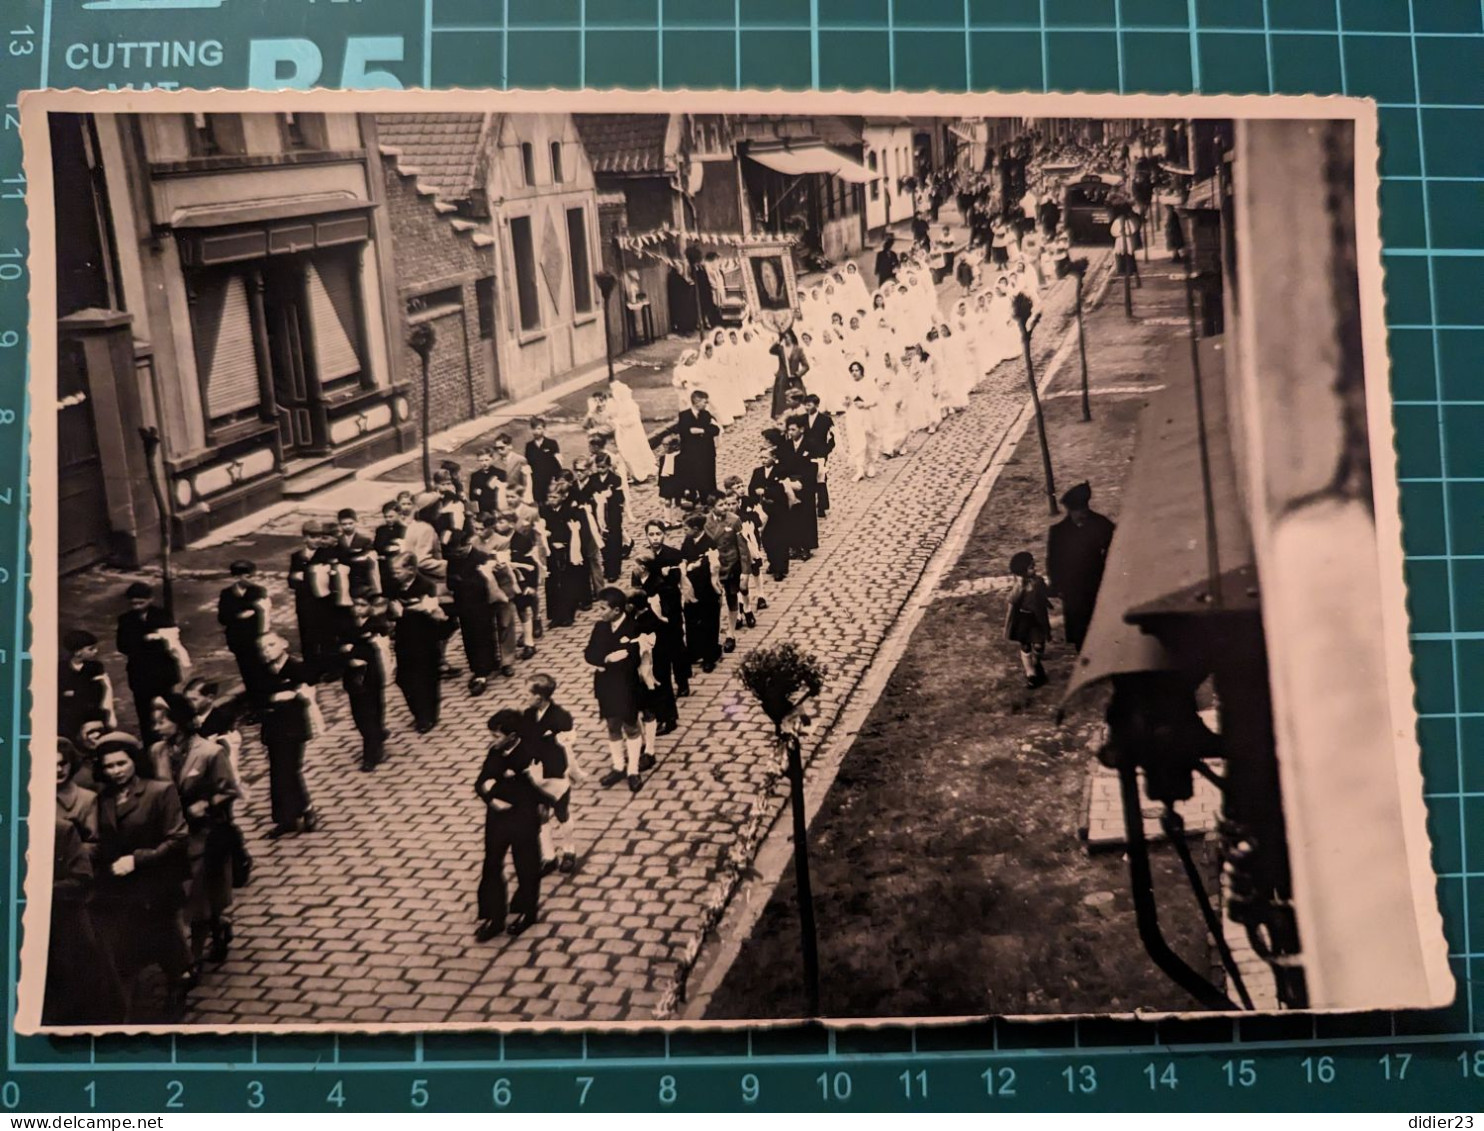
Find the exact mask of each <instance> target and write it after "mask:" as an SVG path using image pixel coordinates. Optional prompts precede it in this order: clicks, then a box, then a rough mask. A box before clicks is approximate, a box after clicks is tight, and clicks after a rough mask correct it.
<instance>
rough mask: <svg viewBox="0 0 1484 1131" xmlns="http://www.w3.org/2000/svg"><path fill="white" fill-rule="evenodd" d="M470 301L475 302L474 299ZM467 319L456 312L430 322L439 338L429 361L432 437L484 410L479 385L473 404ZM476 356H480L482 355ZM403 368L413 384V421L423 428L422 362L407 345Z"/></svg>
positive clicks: (434, 344)
mask: <svg viewBox="0 0 1484 1131" xmlns="http://www.w3.org/2000/svg"><path fill="white" fill-rule="evenodd" d="M470 289H471V290H472V288H470ZM470 301H471V302H472V301H473V300H472V298H471V299H470ZM464 318H465V316H464V313H463V312H462V311H457V310H455V311H451V312H449V313H448V314H445V315H442V316H440V317H437V318H431V319H429V320H428V321H429V323H430V324H431V325H432V327H433V332H434V334H435V335H436V337H435V338H434V340H433V354H432V357H431V358H429V361H428V388H429V390H430V394H431V395H430V398H429V400H430V402H431V408H432V411H431V412H430V414H429V420H428V427H429V431H430V433H438V432H441V431H443V429H445V428H451V427H452V426H453V425H455V424H458V423H460V422H462V421H465V420H469V419H472V417H473V416H474V415H476V414H477V410H478V409H479V408H481V407H482V401H481V399H480V394H479V391H478V390H479V388H480V386H479V385H475V386H474V390H475V399H474V401H473V404H472V406H471V403H470V379H469V369H470V361H469V352H470V351H469V342H468V340H467V336H466V335H465V332H464V328H465V320H464ZM474 352H475V353H476V354H477V353H478V352H479V351H478V350H475V351H474ZM402 365H403V370H402V371H403V372H404V373H406V374H407V376H408V378H409V380H410V383H411V388H410V389H409V390H408V392H409V397H408V400H409V401H411V403H412V420H413V423H414V424H416V425H418V426H419V427H420V426H421V421H422V410H423V408H422V360H421V359H420V358H419V357H418V356H417V354H415V353H413V352H412V349H411V347H409V346H406V345H404V346H403V347H402ZM475 365H477V366H479V368H480V369H481V371H482V369H483V366H482V364H481V363H480V362H479V361H478V360H477V359H476V361H475ZM471 408H472V410H473V411H471Z"/></svg>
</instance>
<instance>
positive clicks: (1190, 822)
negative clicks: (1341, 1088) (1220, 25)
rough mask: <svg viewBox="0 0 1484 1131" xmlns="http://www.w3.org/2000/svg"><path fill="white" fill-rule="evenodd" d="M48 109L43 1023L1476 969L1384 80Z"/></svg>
mask: <svg viewBox="0 0 1484 1131" xmlns="http://www.w3.org/2000/svg"><path fill="white" fill-rule="evenodd" d="M21 119H22V138H23V144H24V148H25V169H26V175H27V184H28V194H29V195H28V201H27V203H28V208H29V213H30V235H31V252H30V255H31V275H32V279H33V291H32V296H31V311H32V328H31V329H32V333H31V341H32V343H33V345H32V354H31V358H30V370H29V372H30V381H31V387H30V406H31V417H30V422H29V424H30V444H31V455H30V466H31V499H32V508H33V509H32V529H31V540H32V560H33V562H34V570H33V574H32V576H31V578H30V586H31V599H32V613H31V617H32V640H33V644H32V653H31V659H32V665H31V680H32V683H31V703H32V716H31V734H32V745H31V759H32V769H31V780H30V821H29V824H30V833H29V854H28V859H27V871H26V889H25V890H26V906H25V909H24V938H23V942H22V964H21V986H20V995H19V1009H18V1016H17V1027H18V1029H19V1031H21V1032H24V1033H35V1032H46V1033H65V1032H89V1033H98V1034H101V1033H110V1032H127V1031H156V1032H187V1031H202V1032H212V1031H215V1032H231V1031H238V1030H241V1031H293V1030H315V1029H325V1030H339V1031H375V1030H380V1029H405V1030H427V1029H436V1028H440V1027H444V1028H450V1029H509V1028H514V1027H569V1028H574V1029H576V1028H582V1029H594V1028H604V1027H635V1026H650V1025H660V1024H664V1025H675V1026H684V1027H695V1026H707V1025H720V1026H736V1025H740V1024H742V1023H766V1022H782V1021H789V1020H799V1019H808V1018H818V1019H822V1020H824V1021H826V1022H828V1023H830V1024H839V1025H850V1024H868V1023H876V1024H879V1023H882V1022H885V1021H892V1020H911V1021H913V1022H917V1023H923V1022H934V1021H938V1022H946V1021H952V1020H962V1019H966V1018H983V1017H990V1016H1002V1017H1053V1016H1054V1017H1068V1016H1102V1017H1110V1016H1111V1017H1124V1016H1134V1015H1139V1016H1156V1017H1157V1016H1169V1015H1181V1016H1185V1015H1220V1014H1231V1015H1237V1014H1243V1013H1277V1012H1280V1011H1314V1012H1321V1011H1322V1012H1333V1011H1360V1010H1375V1009H1423V1008H1432V1007H1438V1006H1441V1005H1445V1004H1447V1003H1449V1002H1451V1001H1452V999H1453V996H1454V989H1455V987H1454V983H1453V979H1452V976H1451V974H1450V972H1449V969H1448V964H1447V957H1446V956H1447V947H1446V945H1445V942H1444V938H1443V931H1442V919H1441V916H1440V914H1439V910H1438V902H1437V893H1436V881H1435V878H1434V872H1433V866H1432V862H1431V847H1430V843H1429V838H1428V833H1427V827H1426V811H1425V809H1424V806H1423V800H1422V775H1421V769H1420V766H1419V748H1418V743H1417V738H1416V727H1417V719H1416V713H1415V707H1414V705H1413V682H1412V675H1411V658H1410V653H1409V648H1408V639H1407V623H1408V622H1407V606H1406V590H1405V586H1404V583H1403V575H1402V548H1401V523H1400V518H1399V514H1398V491H1397V484H1396V463H1395V454H1394V450H1393V440H1392V436H1393V433H1392V421H1391V403H1390V397H1389V393H1388V362H1387V354H1386V333H1385V327H1384V321H1383V316H1382V302H1383V290H1382V287H1383V271H1382V257H1381V241H1380V225H1379V213H1378V202H1377V187H1378V178H1377V169H1376V161H1377V139H1376V107H1375V104H1374V103H1372V102H1369V101H1365V100H1359V99H1343V98H1297V97H1251V98H1214V97H1213V98H1206V97H1195V96H1192V97H1187V96H1084V95H1016V96H1011V95H902V94H884V93H859V94H788V95H778V94H771V95H770V94H762V93H750V92H738V93H715V92H711V93H700V92H690V93H687V92H664V93H659V92H656V93H652V94H644V93H624V92H605V93H602V94H589V93H559V92H551V91H548V92H543V93H527V92H481V91H467V90H466V91H451V92H445V93H429V92H369V91H368V92H314V93H288V92H284V93H273V94H269V93H258V94H251V93H236V92H227V91H217V92H210V93H206V92H163V91H151V92H114V93H84V92H79V91H70V92H40V93H35V94H27V95H23V96H22V100H21ZM53 813H54V814H55V819H54V820H44V819H42V818H43V815H47V816H49V815H51V814H53Z"/></svg>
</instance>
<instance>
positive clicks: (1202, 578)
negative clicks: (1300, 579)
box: [1066, 338, 1257, 702]
mask: <svg viewBox="0 0 1484 1131" xmlns="http://www.w3.org/2000/svg"><path fill="white" fill-rule="evenodd" d="M1219 345H1220V339H1217V338H1207V339H1205V340H1204V341H1202V342H1201V387H1202V391H1203V392H1204V394H1205V396H1204V401H1205V417H1206V435H1207V440H1208V449H1209V452H1210V462H1211V494H1212V511H1213V513H1214V515H1215V525H1216V551H1217V569H1218V573H1219V575H1220V577H1221V595H1222V607H1223V608H1225V609H1229V610H1234V609H1251V608H1255V607H1256V598H1257V570H1256V565H1255V559H1254V556H1253V552H1252V537H1251V534H1250V532H1249V531H1248V529H1247V521H1246V517H1245V514H1246V512H1245V510H1244V509H1243V506H1242V500H1241V497H1240V495H1239V493H1238V488H1237V472H1236V465H1235V464H1234V462H1233V460H1232V454H1231V441H1230V439H1229V431H1228V416H1227V409H1226V370H1225V365H1226V359H1225V354H1224V353H1223V352H1222V351H1221V350H1220V348H1219ZM1164 376H1165V382H1166V384H1165V388H1164V389H1163V390H1161V391H1160V392H1158V393H1157V394H1155V396H1154V398H1153V399H1152V400H1151V401H1150V403H1149V405H1148V406H1147V407H1146V408H1145V409H1144V413H1143V416H1142V417H1141V418H1140V421H1139V438H1138V443H1137V445H1136V447H1135V449H1134V461H1133V467H1132V468H1131V470H1130V472H1129V481H1128V486H1127V487H1126V489H1125V490H1124V495H1123V506H1122V508H1121V509H1120V512H1119V515H1118V530H1117V532H1116V533H1115V534H1114V535H1113V546H1112V548H1111V549H1110V550H1109V551H1108V564H1107V569H1106V570H1105V571H1104V573H1103V584H1102V588H1101V590H1100V591H1099V593H1098V602H1097V608H1096V609H1095V611H1094V612H1093V618H1092V624H1091V626H1090V627H1089V629H1088V633H1087V639H1086V641H1085V642H1084V644H1083V647H1082V654H1081V656H1080V657H1078V660H1077V668H1076V671H1075V672H1074V673H1073V675H1072V680H1071V684H1070V685H1069V687H1068V688H1067V696H1066V701H1067V702H1070V701H1071V700H1072V699H1073V697H1075V696H1076V695H1077V694H1078V692H1080V691H1082V690H1083V689H1085V688H1087V687H1088V686H1090V685H1092V684H1095V683H1098V682H1100V681H1101V680H1104V679H1108V678H1110V677H1112V676H1115V675H1126V674H1131V673H1135V672H1154V671H1173V670H1176V664H1175V661H1174V658H1173V657H1171V656H1170V655H1168V654H1167V653H1166V651H1165V649H1164V648H1163V647H1161V645H1160V643H1159V642H1158V641H1157V640H1156V639H1155V638H1154V637H1153V636H1151V635H1149V634H1148V633H1146V632H1144V631H1142V629H1141V628H1140V627H1139V625H1140V624H1141V623H1147V622H1148V621H1149V620H1150V619H1153V618H1156V617H1160V616H1171V615H1179V614H1181V613H1190V614H1192V615H1201V614H1206V613H1212V612H1215V611H1216V608H1215V604H1214V602H1213V601H1212V599H1211V592H1210V590H1211V586H1210V576H1209V567H1208V561H1209V559H1208V555H1207V533H1206V531H1207V527H1206V500H1205V492H1204V490H1203V487H1202V484H1201V456H1200V438H1199V429H1198V427H1197V415H1196V401H1195V379H1194V374H1193V371H1192V369H1191V365H1190V354H1189V351H1188V349H1186V348H1184V346H1183V345H1182V346H1181V347H1180V348H1177V349H1175V350H1173V351H1172V354H1171V365H1170V367H1169V370H1168V371H1167V372H1166V373H1165V374H1164Z"/></svg>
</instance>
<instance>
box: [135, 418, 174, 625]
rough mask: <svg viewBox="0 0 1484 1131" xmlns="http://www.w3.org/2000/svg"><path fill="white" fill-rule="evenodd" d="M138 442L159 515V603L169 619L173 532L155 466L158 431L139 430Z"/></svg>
mask: <svg viewBox="0 0 1484 1131" xmlns="http://www.w3.org/2000/svg"><path fill="white" fill-rule="evenodd" d="M139 441H140V443H142V444H143V445H144V466H145V467H146V468H147V469H148V470H149V489H150V493H151V494H152V495H154V497H155V509H156V510H157V511H159V514H160V603H161V604H162V605H164V606H165V612H166V613H168V614H169V615H170V617H171V619H174V617H175V579H174V577H173V576H172V570H171V568H170V550H171V545H170V544H171V541H172V540H173V539H174V536H175V532H174V531H173V530H172V529H171V523H170V504H169V502H168V501H167V500H166V498H165V489H164V487H163V486H161V484H160V469H159V468H158V467H157V466H156V464H155V453H156V452H158V451H159V450H160V430H159V429H158V428H141V429H140V430H139Z"/></svg>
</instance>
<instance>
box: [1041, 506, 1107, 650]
mask: <svg viewBox="0 0 1484 1131" xmlns="http://www.w3.org/2000/svg"><path fill="white" fill-rule="evenodd" d="M1061 501H1062V505H1063V506H1065V507H1066V508H1067V517H1066V518H1064V519H1062V520H1061V521H1060V522H1058V523H1057V524H1056V525H1055V526H1053V527H1052V528H1051V534H1050V536H1049V538H1048V539H1047V544H1046V573H1047V575H1048V580H1049V581H1050V582H1051V595H1052V596H1053V597H1060V598H1061V605H1062V615H1063V617H1064V618H1065V621H1066V634H1067V643H1068V644H1070V645H1071V646H1072V647H1073V648H1076V649H1078V650H1079V651H1080V650H1081V648H1082V641H1083V640H1084V639H1085V638H1086V636H1087V626H1088V624H1090V623H1091V621H1092V610H1093V608H1094V606H1096V604H1097V599H1098V587H1099V586H1101V585H1102V583H1103V567H1104V566H1105V565H1106V563H1107V560H1108V547H1109V546H1111V545H1112V543H1113V529H1114V527H1113V522H1112V520H1110V519H1109V518H1107V517H1106V516H1105V515H1101V514H1098V513H1097V511H1095V510H1093V509H1092V508H1091V506H1090V505H1089V504H1090V503H1091V502H1092V487H1091V485H1089V484H1087V483H1079V484H1077V486H1075V487H1073V488H1072V489H1071V490H1070V491H1068V492H1067V493H1066V494H1065V495H1063V496H1062V497H1061Z"/></svg>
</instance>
